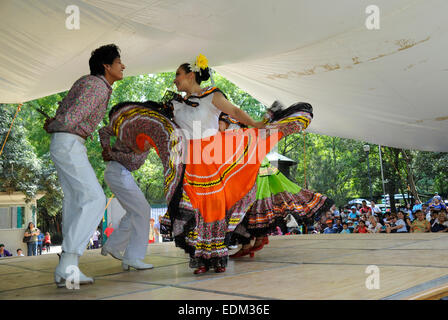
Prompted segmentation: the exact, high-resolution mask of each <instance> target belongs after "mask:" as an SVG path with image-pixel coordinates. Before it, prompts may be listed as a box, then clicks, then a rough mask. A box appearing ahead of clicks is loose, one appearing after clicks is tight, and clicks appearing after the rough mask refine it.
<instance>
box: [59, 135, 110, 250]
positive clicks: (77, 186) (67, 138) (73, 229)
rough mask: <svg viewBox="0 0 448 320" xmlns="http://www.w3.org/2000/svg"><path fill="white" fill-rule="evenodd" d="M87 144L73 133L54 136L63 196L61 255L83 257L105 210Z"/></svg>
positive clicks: (102, 195) (104, 202)
mask: <svg viewBox="0 0 448 320" xmlns="http://www.w3.org/2000/svg"><path fill="white" fill-rule="evenodd" d="M84 142H85V140H84V139H83V138H81V137H79V136H77V135H74V134H70V133H62V132H57V133H53V134H52V136H51V144H50V155H51V159H52V160H53V162H54V165H55V167H56V170H57V172H58V179H59V183H60V185H61V187H62V191H63V192H64V201H63V206H62V208H63V214H62V236H63V241H62V251H65V252H67V253H76V254H78V255H82V254H83V252H84V250H85V249H86V246H87V243H88V242H89V239H90V237H91V236H92V234H93V232H94V231H95V230H96V229H97V227H98V224H99V223H100V221H101V219H102V217H103V215H104V209H105V207H106V196H105V195H104V192H103V188H101V186H100V184H99V183H98V180H97V178H96V174H95V171H94V170H93V168H92V166H91V165H90V162H89V159H88V157H87V149H86V147H85V145H84Z"/></svg>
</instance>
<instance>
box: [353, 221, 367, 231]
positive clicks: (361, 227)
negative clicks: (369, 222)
mask: <svg viewBox="0 0 448 320" xmlns="http://www.w3.org/2000/svg"><path fill="white" fill-rule="evenodd" d="M353 232H354V233H367V227H366V223H365V222H364V220H360V221H359V223H358V225H357V226H356V227H355V229H354V230H353Z"/></svg>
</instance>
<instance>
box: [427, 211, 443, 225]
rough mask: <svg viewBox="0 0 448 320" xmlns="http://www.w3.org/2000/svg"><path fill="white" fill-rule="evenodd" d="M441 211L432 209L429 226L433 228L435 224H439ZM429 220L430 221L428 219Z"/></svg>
mask: <svg viewBox="0 0 448 320" xmlns="http://www.w3.org/2000/svg"><path fill="white" fill-rule="evenodd" d="M439 213H440V211H439V210H435V209H431V213H430V218H429V224H430V225H431V226H432V225H433V224H434V223H436V222H438V218H439ZM427 220H428V219H427Z"/></svg>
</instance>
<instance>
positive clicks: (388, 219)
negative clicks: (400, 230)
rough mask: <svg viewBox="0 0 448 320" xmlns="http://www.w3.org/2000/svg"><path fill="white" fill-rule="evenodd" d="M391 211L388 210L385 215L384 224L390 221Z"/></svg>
mask: <svg viewBox="0 0 448 320" xmlns="http://www.w3.org/2000/svg"><path fill="white" fill-rule="evenodd" d="M390 216H391V214H390V212H386V213H385V214H384V217H383V225H386V224H388V223H390Z"/></svg>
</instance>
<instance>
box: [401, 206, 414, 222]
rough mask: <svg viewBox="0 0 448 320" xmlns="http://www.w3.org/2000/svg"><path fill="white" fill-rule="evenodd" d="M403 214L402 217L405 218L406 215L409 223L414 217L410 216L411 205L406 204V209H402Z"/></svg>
mask: <svg viewBox="0 0 448 320" xmlns="http://www.w3.org/2000/svg"><path fill="white" fill-rule="evenodd" d="M403 213H404V216H405V217H406V215H408V216H409V218H410V219H411V221H412V220H414V215H413V214H412V209H411V205H410V204H409V203H408V204H407V205H406V207H405V208H404V209H403Z"/></svg>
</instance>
